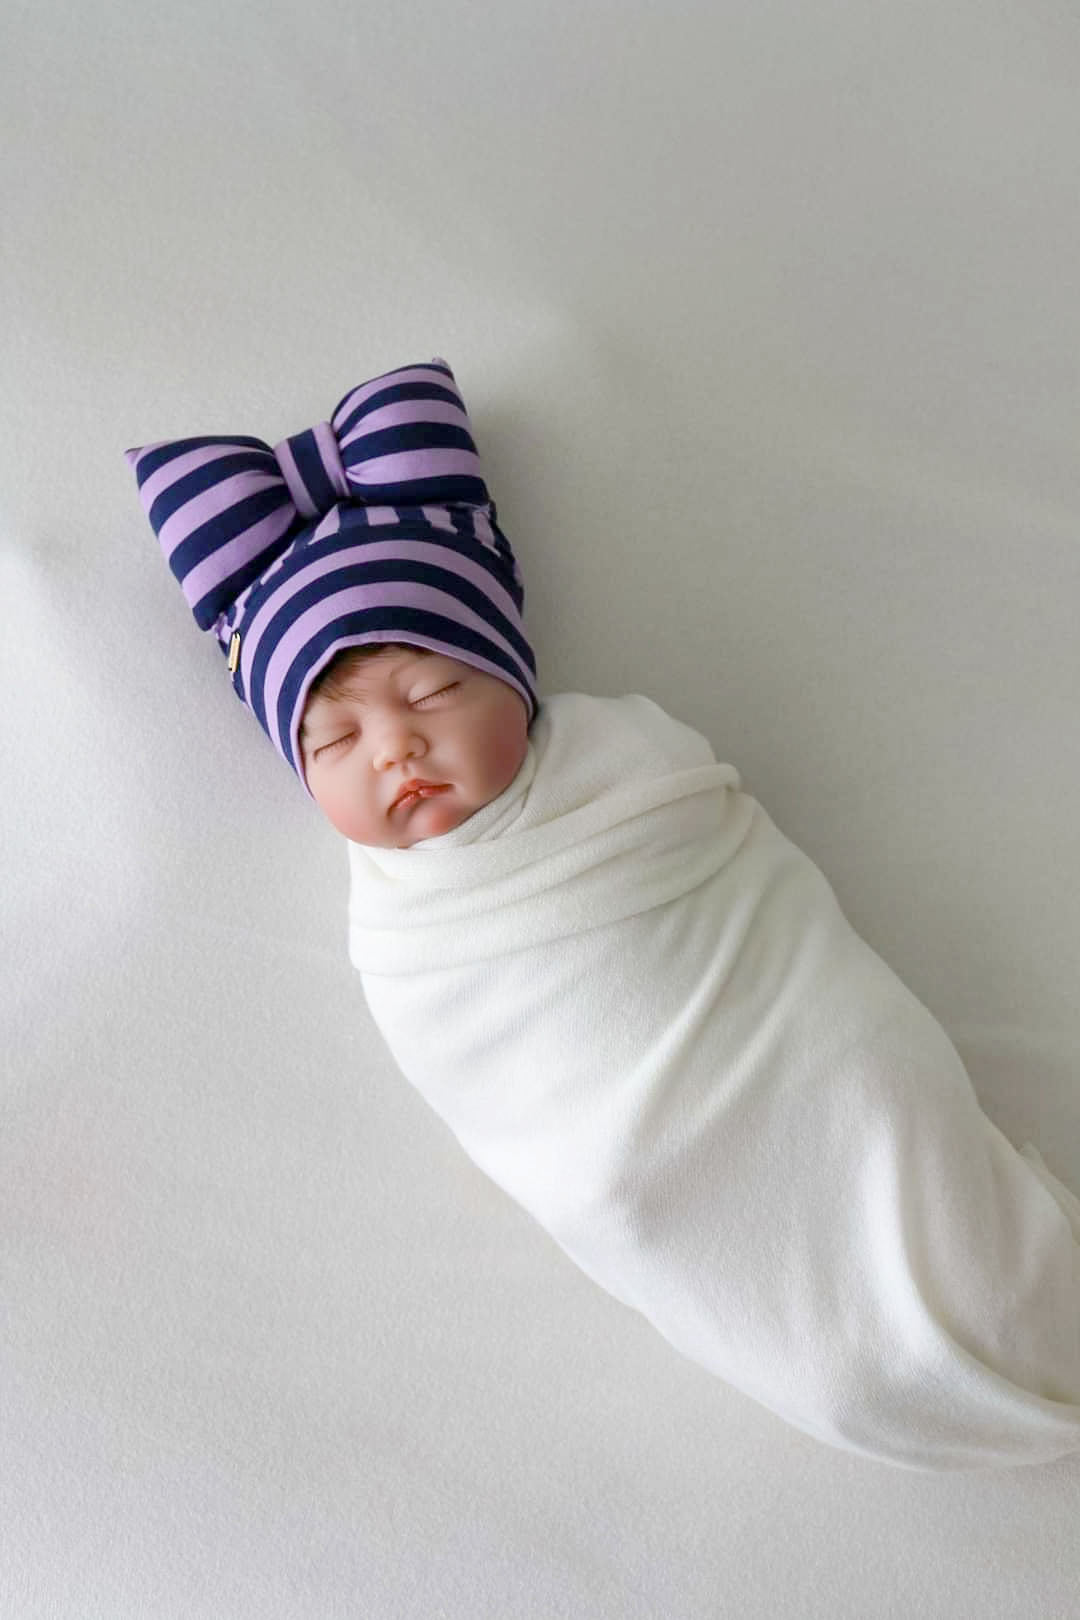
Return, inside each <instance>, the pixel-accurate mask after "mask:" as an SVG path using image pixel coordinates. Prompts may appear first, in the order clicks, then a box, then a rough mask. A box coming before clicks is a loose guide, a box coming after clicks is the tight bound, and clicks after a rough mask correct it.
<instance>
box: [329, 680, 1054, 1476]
mask: <svg viewBox="0 0 1080 1620" xmlns="http://www.w3.org/2000/svg"><path fill="white" fill-rule="evenodd" d="M350 862H351V878H352V895H351V902H350V955H351V958H352V961H353V963H354V965H355V966H356V967H357V968H358V969H359V970H360V973H361V975H362V982H363V987H364V992H365V995H366V997H367V1001H368V1004H369V1007H370V1009H371V1012H372V1015H373V1017H374V1019H375V1021H376V1023H377V1025H378V1026H379V1028H380V1030H381V1032H382V1034H383V1036H384V1038H385V1040H386V1042H387V1044H388V1046H389V1047H390V1050H391V1052H392V1053H393V1055H394V1057H395V1059H396V1061H397V1063H398V1064H399V1066H400V1068H401V1069H402V1071H403V1073H404V1074H405V1075H406V1076H407V1078H408V1079H409V1080H410V1081H411V1082H412V1083H413V1084H414V1085H415V1086H416V1087H417V1088H418V1089H419V1091H420V1092H421V1093H422V1094H423V1095H424V1097H425V1098H426V1099H427V1100H428V1102H429V1103H430V1104H431V1106H432V1107H433V1108H434V1109H435V1110H436V1111H437V1112H438V1113H439V1114H440V1115H441V1116H442V1118H443V1119H444V1120H445V1121H446V1123H447V1124H448V1125H449V1127H450V1129H451V1130H452V1131H453V1132H454V1134H455V1135H456V1136H457V1138H458V1140H459V1142H460V1143H461V1145H462V1147H463V1148H464V1149H465V1151H466V1153H468V1154H469V1155H470V1157H471V1158H472V1159H473V1160H474V1161H475V1163H476V1164H477V1165H479V1166H480V1168H481V1169H482V1170H484V1171H485V1172H486V1174H487V1175H488V1176H490V1177H491V1178H492V1180H493V1181H495V1182H497V1183H498V1185H499V1186H500V1187H502V1188H504V1189H505V1191H506V1192H507V1193H509V1194H510V1196H511V1197H512V1198H514V1199H515V1200H517V1202H518V1203H520V1204H521V1205H523V1206H524V1208H525V1209H527V1210H528V1211H530V1212H531V1214H532V1215H533V1216H535V1218H536V1219H537V1220H538V1221H539V1222H540V1223H541V1225H542V1226H543V1227H544V1228H545V1229H546V1230H547V1231H548V1232H549V1233H550V1234H551V1236H552V1237H553V1238H554V1239H555V1240H556V1242H557V1243H558V1244H559V1245H560V1246H561V1247H562V1248H563V1249H564V1250H565V1252H566V1253H567V1254H568V1255H570V1256H571V1258H572V1259H573V1260H574V1261H575V1262H576V1263H577V1264H578V1265H579V1266H580V1267H581V1269H582V1270H583V1271H584V1272H586V1274H587V1275H588V1276H590V1277H592V1278H593V1279H594V1280H595V1281H596V1282H597V1283H599V1284H600V1285H601V1286H602V1287H603V1288H605V1289H607V1290H608V1292H609V1293H611V1294H613V1295H615V1297H616V1298H617V1299H620V1300H622V1301H623V1302H625V1303H626V1304H627V1305H630V1306H632V1307H634V1308H635V1309H637V1310H639V1311H641V1312H642V1313H643V1314H644V1315H645V1316H646V1317H647V1318H648V1319H649V1320H650V1321H651V1322H652V1323H653V1324H654V1326H655V1327H656V1328H657V1329H658V1330H659V1331H660V1332H661V1333H662V1334H663V1335H664V1337H665V1338H667V1339H668V1340H669V1341H670V1342H671V1343H672V1344H673V1345H675V1346H676V1347H677V1348H678V1349H679V1350H681V1351H682V1352H684V1353H685V1354H686V1355H687V1356H690V1357H692V1358H693V1359H694V1360H695V1361H697V1362H699V1363H700V1364H701V1365H703V1366H704V1367H707V1368H709V1369H710V1370H711V1371H712V1372H714V1373H716V1374H717V1375H718V1376H719V1377H720V1378H722V1379H725V1380H726V1381H727V1382H729V1383H730V1384H732V1385H734V1386H735V1387H736V1388H738V1389H740V1390H742V1391H743V1392H745V1393H746V1394H747V1395H749V1396H752V1397H753V1398H754V1399H756V1400H758V1401H760V1402H762V1403H763V1404H764V1405H765V1406H766V1407H768V1408H770V1409H771V1410H772V1411H773V1412H775V1413H777V1414H778V1415H779V1416H780V1417H782V1418H784V1419H786V1420H787V1421H788V1422H790V1423H792V1424H794V1425H796V1426H797V1427H798V1428H800V1429H802V1430H804V1431H805V1432H806V1433H808V1434H811V1435H814V1436H816V1437H817V1438H819V1439H821V1440H824V1441H827V1442H830V1443H831V1444H833V1445H837V1446H841V1447H844V1448H846V1449H849V1450H852V1451H857V1452H861V1453H864V1454H866V1455H869V1456H872V1457H877V1458H880V1459H882V1460H884V1461H888V1462H892V1463H895V1464H897V1465H900V1466H907V1467H912V1468H939V1469H964V1468H977V1467H986V1466H994V1465H1006V1464H1016V1463H1034V1462H1040V1461H1045V1460H1049V1459H1052V1458H1056V1457H1059V1456H1062V1455H1064V1454H1065V1453H1067V1452H1069V1451H1073V1450H1080V1201H1078V1200H1077V1199H1076V1198H1074V1197H1073V1195H1072V1194H1071V1193H1069V1192H1068V1191H1067V1190H1066V1189H1065V1188H1064V1187H1062V1186H1061V1184H1060V1183H1059V1182H1058V1181H1056V1179H1055V1178H1054V1177H1053V1176H1052V1175H1051V1173H1050V1171H1049V1170H1048V1169H1047V1167H1046V1166H1045V1165H1044V1164H1043V1163H1042V1160H1041V1159H1040V1158H1039V1156H1038V1154H1037V1153H1036V1152H1035V1150H1034V1149H1033V1148H1027V1149H1025V1152H1024V1155H1021V1154H1020V1153H1018V1152H1017V1151H1016V1150H1015V1148H1013V1147H1012V1146H1011V1144H1010V1143H1009V1142H1008V1141H1007V1140H1006V1139H1005V1137H1004V1136H1003V1135H1002V1134H1001V1132H1000V1131H999V1130H998V1129H997V1128H996V1126H994V1125H993V1124H992V1122H991V1121H990V1120H989V1119H988V1118H987V1117H986V1116H985V1115H984V1114H983V1113H982V1111H981V1110H980V1108H979V1106H978V1103H977V1101H976V1097H975V1093H974V1090H973V1088H972V1085H971V1082H970V1080H969V1078H968V1075H967V1073H966V1071H965V1070H964V1067H963V1065H962V1063H961V1061H960V1058H959V1056H958V1054H957V1053H956V1051H955V1049H954V1047H953V1046H952V1044H951V1042H950V1041H949V1039H948V1037H947V1036H946V1034H945V1032H944V1031H943V1030H942V1029H941V1027H940V1026H939V1024H938V1023H937V1022H936V1021H935V1019H934V1018H933V1017H932V1016H931V1014H930V1013H929V1012H928V1011H927V1010H926V1009H925V1008H924V1007H923V1006H922V1005H921V1003H919V1002H918V1001H917V1000H916V999H915V997H914V996H913V995H912V994H911V993H910V991H908V990H907V989H906V988H905V986H904V985H903V984H902V983H901V982H900V980H899V979H898V978H897V977H896V976H895V974H894V973H893V972H892V971H891V969H890V968H888V967H887V966H886V965H885V963H884V962H883V961H882V960H881V958H880V957H879V956H877V955H876V953H875V952H874V951H873V950H872V949H871V948H870V947H869V946H868V945H867V944H866V943H865V942H864V941H863V940H861V939H860V938H859V936H858V935H857V934H856V933H855V931H854V930H853V929H852V927H851V926H850V924H849V923H848V922H847V920H846V919H845V918H844V916H843V914H842V912H841V911H840V908H839V905H838V903H837V901H836V897H835V896H834V894H833V892H832V889H831V888H830V887H829V884H828V883H827V882H826V880H825V878H824V877H823V876H822V874H821V873H820V872H819V870H818V869H817V867H816V866H815V865H814V864H813V862H812V861H811V860H810V859H809V858H808V857H807V856H806V855H804V854H803V853H802V852H801V851H800V850H798V849H797V848H796V847H795V845H793V844H792V843H791V842H790V841H789V840H788V839H787V838H785V837H784V835H783V834H782V833H781V832H780V831H779V830H778V829H777V828H776V826H775V825H774V824H773V823H772V821H771V820H770V819H769V817H768V816H767V815H766V814H765V812H764V811H763V810H762V808H761V806H760V805H759V804H758V803H757V802H756V801H755V800H754V799H753V798H751V797H750V796H749V795H747V794H745V793H743V792H742V791H741V788H740V777H739V775H738V772H737V771H736V770H734V769H733V768H732V767H731V766H730V765H723V764H718V763H717V762H716V760H715V756H714V754H713V751H712V749H711V747H710V746H709V744H708V742H707V741H706V739H705V738H704V737H702V736H700V735H699V734H698V733H697V732H696V731H693V730H692V729H691V728H690V727H688V726H685V725H683V724H681V723H680V722H678V721H676V720H673V719H672V718H671V717H670V716H669V715H667V714H666V713H665V712H664V711H663V710H662V709H660V708H659V707H658V706H657V705H656V704H655V703H653V702H651V701H650V700H649V699H648V698H645V697H640V696H627V697H621V698H599V697H589V696H586V695H583V694H579V693H562V694H559V695H556V696H553V697H550V698H547V699H545V701H544V704H543V706H542V708H541V711H540V714H539V716H538V718H537V720H536V722H535V724H534V726H533V729H532V732H531V734H530V742H529V748H528V752H527V755H526V759H525V761H524V763H523V765H522V767H521V770H520V771H519V772H518V775H517V776H516V777H515V779H514V781H513V782H512V783H511V785H510V786H509V787H508V788H507V789H506V791H505V792H504V793H503V794H501V795H500V796H499V797H498V798H497V799H495V800H493V801H492V803H491V804H489V805H487V806H485V807H484V808H483V809H482V810H480V811H478V812H477V813H476V814H475V815H473V816H471V817H470V818H469V819H468V820H467V821H465V822H464V823H462V825H461V826H460V827H457V828H455V829H454V830H453V831H452V832H449V833H446V834H444V835H442V836H441V837H438V838H432V839H427V840H425V841H423V842H421V843H419V844H417V845H414V846H413V848H412V849H408V850H397V849H374V848H370V847H367V846H359V845H356V844H353V845H350Z"/></svg>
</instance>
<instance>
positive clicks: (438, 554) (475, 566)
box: [241, 540, 520, 687]
mask: <svg viewBox="0 0 1080 1620" xmlns="http://www.w3.org/2000/svg"><path fill="white" fill-rule="evenodd" d="M405 546H407V547H408V552H407V556H408V558H409V559H412V560H415V561H416V562H426V563H432V564H434V565H435V566H436V567H439V568H444V569H445V570H446V571H447V573H450V574H457V575H459V576H460V578H462V579H467V580H468V581H469V583H470V585H475V587H476V589H477V590H478V591H481V592H482V593H483V594H484V596H486V597H487V598H488V600H489V601H490V602H492V603H494V605H495V606H496V607H497V608H498V609H499V612H500V613H501V614H502V615H503V617H504V618H505V619H508V620H509V622H510V623H511V624H513V625H517V624H518V623H519V622H520V618H519V614H518V610H517V608H516V607H515V606H514V601H513V598H512V597H511V596H510V594H509V592H508V591H505V590H504V589H503V587H502V586H501V585H500V584H499V583H498V581H497V580H496V579H494V578H493V577H492V575H491V574H490V573H489V572H488V570H487V569H486V568H484V567H482V566H481V565H480V564H479V563H474V562H472V561H470V559H469V558H468V557H462V556H459V555H458V554H457V553H456V552H453V551H448V550H447V548H446V547H445V546H439V545H433V544H432V545H429V544H428V543H427V541H424V540H409V541H406V542H402V541H401V540H396V541H395V540H383V541H377V540H370V541H366V542H365V543H364V544H362V545H358V546H357V547H356V548H355V549H353V548H352V547H350V548H348V549H347V550H344V551H334V552H331V553H330V554H329V555H328V556H322V557H319V558H317V559H316V560H315V561H313V562H312V563H310V564H309V565H308V567H306V568H304V569H302V570H301V571H300V572H299V573H297V574H294V575H293V577H292V579H290V580H289V582H288V584H287V585H282V586H281V587H280V589H279V590H276V591H274V593H273V594H272V596H271V597H270V598H269V600H268V601H266V602H264V603H263V605H262V607H261V608H260V609H259V611H258V612H257V613H256V615H255V617H254V618H253V619H252V621H251V623H250V624H249V625H245V626H244V639H243V645H244V651H243V653H242V654H241V674H242V675H243V679H244V685H245V687H247V686H248V685H250V682H251V663H252V659H253V658H254V656H255V652H256V649H257V648H258V644H259V641H260V640H261V638H262V635H263V633H264V631H265V629H266V627H267V624H268V623H269V621H270V620H271V619H272V618H273V617H274V615H275V614H276V613H277V612H278V611H279V609H281V608H282V607H284V606H285V604H286V602H289V601H291V599H292V598H293V596H295V595H296V593H297V591H301V590H303V589H304V588H305V587H306V586H308V585H310V584H311V583H312V581H313V580H316V579H321V578H322V577H323V575H324V574H333V573H337V572H338V571H339V570H340V569H342V568H349V567H352V566H354V565H355V564H356V563H364V562H401V561H402V560H403V557H404V556H405V555H406V553H405V549H404V548H405ZM354 589H357V587H354ZM364 589H367V587H364ZM323 616H324V618H325V608H324V609H323ZM483 633H484V635H485V636H490V637H492V639H493V640H494V639H497V637H496V633H495V631H494V629H492V628H491V627H490V626H489V625H487V624H485V625H484V626H483ZM507 650H508V651H511V649H509V648H508V649H507ZM512 656H513V658H514V660H515V662H518V663H520V659H518V655H517V653H516V652H515V653H513V654H512Z"/></svg>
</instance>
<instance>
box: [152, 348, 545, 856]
mask: <svg viewBox="0 0 1080 1620" xmlns="http://www.w3.org/2000/svg"><path fill="white" fill-rule="evenodd" d="M127 459H128V461H129V463H130V465H131V466H132V468H133V469H134V471H135V475H136V477H137V479H138V482H139V495H140V498H141V500H142V503H143V507H144V509H145V511H146V514H147V516H148V518H149V519H150V522H151V524H152V526H153V528H154V530H155V532H156V534H157V536H158V540H159V542H160V544H161V548H162V551H163V552H164V554H165V556H166V557H167V558H168V562H169V566H170V568H171V569H172V572H173V574H174V575H175V576H176V579H177V581H178V582H179V584H180V586H181V589H182V590H183V592H184V595H185V597H186V598H187V601H188V605H189V606H190V608H191V610H192V612H193V613H194V615H195V621H196V623H197V624H198V625H199V627H200V628H201V629H203V630H208V631H210V632H212V634H213V635H215V636H216V638H217V640H218V642H219V644H220V646H221V650H222V652H223V653H225V654H226V655H227V658H228V664H227V668H228V672H229V678H230V680H231V682H232V687H233V691H234V692H235V694H236V696H237V697H238V698H239V699H240V701H241V702H242V703H244V704H245V705H246V706H247V707H248V708H249V709H250V710H251V712H252V714H253V715H254V716H255V718H256V720H257V721H258V722H259V724H260V725H261V726H262V728H263V730H264V731H265V732H266V734H267V736H268V737H269V738H270V741H271V742H272V743H273V745H274V747H275V748H276V749H277V751H278V753H279V754H280V755H281V757H282V758H283V759H284V761H285V762H286V764H287V765H289V766H290V767H291V768H292V769H293V770H294V771H295V772H296V774H297V776H298V777H299V778H300V781H301V782H302V783H303V785H304V787H305V788H306V790H307V792H308V793H309V794H310V795H311V797H312V798H313V799H314V800H315V801H316V803H317V804H318V805H319V806H320V807H321V808H322V810H323V811H324V812H325V814H326V815H327V816H328V817H329V819H330V820H331V822H332V823H333V824H334V826H335V827H337V828H338V829H339V831H341V832H343V833H344V834H345V836H346V837H347V838H351V839H352V840H353V841H354V842H356V843H360V844H371V845H376V846H378V845H383V846H386V847H390V848H393V847H397V848H408V847H409V846H410V845H411V844H414V843H417V842H418V841H419V840H420V839H422V838H431V837H435V836H437V835H438V834H439V833H442V832H448V831H449V830H450V829H451V828H452V827H456V826H457V825H458V823H459V822H461V821H464V820H465V819H466V817H467V816H470V815H472V814H473V812H474V811H476V810H479V809H480V808H481V807H482V806H483V805H484V804H487V803H489V802H490V801H491V799H493V798H496V797H498V795H499V794H500V793H501V792H502V791H503V789H504V788H506V787H508V786H509V784H510V783H511V782H512V781H513V779H514V776H515V774H516V773H517V771H518V769H519V767H520V765H521V763H522V760H523V759H524V757H525V750H526V746H527V744H526V732H527V730H528V727H529V726H530V725H531V723H532V721H533V719H535V717H536V713H537V710H538V704H539V700H538V697H537V692H536V660H535V658H534V657H533V651H532V648H531V647H530V645H529V641H528V637H527V636H526V634H525V626H524V623H523V621H522V609H523V605H524V600H525V587H524V584H523V582H522V578H521V571H520V569H519V568H518V564H517V560H516V558H515V557H514V553H513V551H512V549H511V546H510V542H509V541H508V540H507V538H506V536H505V534H503V532H502V530H501V529H500V528H499V525H498V522H497V520H496V512H495V503H494V501H493V500H492V499H491V495H490V492H489V490H488V488H487V485H486V483H485V482H484V479H483V477H482V475H481V471H480V458H479V456H478V454H477V451H476V445H475V443H474V441H473V436H472V426H471V423H470V421H469V418H468V415H467V413H466V410H465V403H464V401H463V399H462V397H461V394H460V393H459V391H458V388H457V384H456V382H455V380H454V374H453V372H452V371H451V369H450V367H449V365H448V364H447V363H446V361H445V360H443V359H439V358H436V359H434V360H432V361H431V362H430V363H429V364H427V365H418V366H400V367H398V369H397V370H396V371H389V372H384V373H383V374H382V375H381V376H379V377H374V378H372V379H371V380H370V381H369V382H365V383H360V384H358V385H357V387H355V388H351V389H350V390H349V392H348V393H347V394H346V395H345V396H344V398H343V399H342V400H341V401H340V402H339V404H338V406H337V408H336V409H335V410H334V412H333V414H332V416H331V418H330V420H329V421H327V422H320V423H319V424H318V425H317V426H316V427H314V428H308V429H307V430H306V431H305V432H303V433H296V434H293V435H292V437H291V438H288V439H283V440H282V441H281V443H280V444H278V445H276V446H275V447H273V448H271V446H270V445H268V444H266V443H264V442H263V440H261V439H256V438H252V437H250V436H249V435H231V436H228V437H226V436H224V435H220V434H204V435H200V436H199V437H197V438H188V439H174V440H160V441H158V442H157V443H154V444H149V445H143V446H142V447H141V448H139V449H134V450H129V451H128V452H127ZM301 728H303V729H302V730H301ZM413 777H416V778H419V779H422V780H423V781H426V782H434V783H436V784H438V785H439V786H440V787H441V788H442V790H443V791H441V792H440V793H438V794H437V795H435V796H433V797H430V798H427V799H424V798H420V799H416V800H414V801H413V802H411V803H410V804H405V805H401V806H397V807H395V805H394V800H395V799H396V798H397V796H398V794H399V792H400V789H401V788H402V787H403V786H404V784H405V783H406V782H407V781H409V780H410V779H411V778H413Z"/></svg>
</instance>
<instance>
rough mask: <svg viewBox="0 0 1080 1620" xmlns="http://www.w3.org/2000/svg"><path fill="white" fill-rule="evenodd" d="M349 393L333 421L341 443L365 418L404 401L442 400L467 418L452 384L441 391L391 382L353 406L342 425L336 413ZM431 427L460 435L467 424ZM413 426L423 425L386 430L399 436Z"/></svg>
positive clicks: (429, 385)
mask: <svg viewBox="0 0 1080 1620" xmlns="http://www.w3.org/2000/svg"><path fill="white" fill-rule="evenodd" d="M352 392H353V390H352V389H350V390H349V394H351V393H352ZM349 394H346V395H345V398H344V399H342V400H341V401H339V403H338V407H337V410H335V412H334V415H333V416H332V417H331V418H330V420H331V422H332V423H333V425H334V433H335V435H336V436H337V440H338V443H339V444H340V442H341V440H342V439H343V438H345V436H346V434H348V433H351V432H352V430H353V428H354V427H356V425H357V423H358V422H362V421H363V420H364V418H365V416H370V415H371V414H372V412H373V411H378V410H381V409H382V408H383V406H384V405H396V404H398V403H399V402H400V401H401V400H403V399H430V400H440V401H441V402H442V403H443V404H444V405H453V406H454V407H455V408H456V409H457V410H459V411H460V412H461V414H462V416H466V415H467V413H466V411H465V406H464V402H463V401H462V398H461V395H460V394H459V393H458V392H457V389H456V388H454V387H453V386H452V385H451V386H447V387H446V388H441V387H440V386H439V384H438V383H428V382H407V383H390V384H388V386H387V387H386V388H380V389H379V390H378V391H377V393H374V394H369V395H368V397H367V399H362V400H361V401H360V403H359V405H355V406H354V407H353V409H352V410H351V411H350V412H349V414H348V416H347V417H346V418H345V420H344V421H343V422H338V421H336V417H337V413H338V411H340V409H341V407H342V406H343V405H344V404H345V400H347V399H348V398H349ZM432 425H433V426H434V427H436V428H442V429H443V430H444V431H445V432H447V433H460V432H461V431H462V430H463V427H464V424H461V425H456V424H455V423H453V422H436V423H434V424H432ZM414 426H423V424H422V423H412V422H409V423H403V424H402V426H401V427H400V428H390V429H388V430H387V431H388V432H391V433H397V432H401V431H403V429H404V428H405V427H414ZM466 437H467V438H468V445H467V448H468V449H470V450H473V451H475V449H476V446H475V444H473V441H472V439H471V438H470V437H468V434H466ZM350 448H351V446H350Z"/></svg>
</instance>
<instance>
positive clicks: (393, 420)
mask: <svg viewBox="0 0 1080 1620" xmlns="http://www.w3.org/2000/svg"><path fill="white" fill-rule="evenodd" d="M409 422H449V423H450V424H451V425H452V426H453V427H460V428H464V429H465V432H466V433H468V434H469V437H470V439H471V438H472V433H471V432H470V431H469V429H470V425H471V424H470V422H469V418H468V416H467V415H466V414H465V412H464V411H463V410H462V409H461V407H460V406H459V405H451V404H450V402H449V400H443V399H399V400H397V401H395V403H394V404H392V405H380V407H379V409H378V410H377V411H372V412H371V414H370V415H369V416H362V417H361V418H360V420H359V422H357V424H356V426H355V427H354V428H353V430H352V432H351V433H347V434H346V435H345V437H344V438H343V439H342V441H341V448H342V450H343V451H344V450H347V449H348V448H349V446H350V445H352V444H355V443H356V441H357V440H358V439H363V438H366V437H367V436H368V435H369V434H371V433H382V432H383V431H384V430H385V429H386V428H391V427H401V426H402V424H403V423H409Z"/></svg>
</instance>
